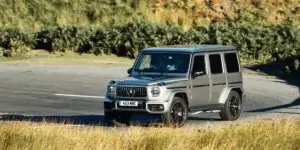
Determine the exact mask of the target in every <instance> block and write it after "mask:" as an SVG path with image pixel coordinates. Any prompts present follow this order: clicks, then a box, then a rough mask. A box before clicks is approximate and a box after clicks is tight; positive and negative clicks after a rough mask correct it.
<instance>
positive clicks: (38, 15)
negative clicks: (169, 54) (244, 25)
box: [0, 0, 300, 30]
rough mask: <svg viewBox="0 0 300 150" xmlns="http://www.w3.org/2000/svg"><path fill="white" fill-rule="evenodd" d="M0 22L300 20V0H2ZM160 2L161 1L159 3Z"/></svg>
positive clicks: (25, 26) (34, 26)
mask: <svg viewBox="0 0 300 150" xmlns="http://www.w3.org/2000/svg"><path fill="white" fill-rule="evenodd" d="M0 2H1V3H0V16H1V17H0V28H6V27H15V28H19V29H21V30H40V29H41V28H44V27H49V26H56V25H59V26H73V25H74V24H76V25H79V26H97V27H99V26H102V25H103V24H111V23H112V22H115V23H118V24H122V23H125V22H130V21H132V20H133V19H134V18H140V19H141V18H142V19H146V20H150V21H151V22H158V23H172V24H177V25H180V26H183V27H184V28H189V27H191V26H192V24H194V23H196V24H201V25H208V24H209V23H210V22H212V21H224V20H226V19H228V18H230V19H234V18H241V20H247V21H249V22H255V23H263V24H278V23H281V22H282V21H283V20H285V19H287V18H290V19H291V20H294V21H295V24H296V25H298V26H299V25H300V22H299V18H300V15H299V14H300V13H299V12H300V7H299V6H300V5H299V4H300V2H299V0H288V1H287V0H243V1H241V0H235V1H232V0H222V1H221V0H186V1H179V0H173V1H167V0H122V1H112V0H68V1H57V0H47V1H41V0H30V1H26V0H21V1H17V0H11V1H8V0H0ZM155 2H157V3H155Z"/></svg>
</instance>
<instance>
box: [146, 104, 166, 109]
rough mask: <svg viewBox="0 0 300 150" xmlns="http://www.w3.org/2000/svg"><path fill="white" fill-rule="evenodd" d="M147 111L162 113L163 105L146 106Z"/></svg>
mask: <svg viewBox="0 0 300 150" xmlns="http://www.w3.org/2000/svg"><path fill="white" fill-rule="evenodd" d="M148 109H149V110H150V111H164V105H163V104H148Z"/></svg>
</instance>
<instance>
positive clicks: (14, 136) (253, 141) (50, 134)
mask: <svg viewBox="0 0 300 150" xmlns="http://www.w3.org/2000/svg"><path fill="white" fill-rule="evenodd" d="M105 129H107V128H105ZM0 136H1V138H0V148H1V149H44V150H46V149H64V150H67V149H80V150H82V149H101V150H104V149H115V150H118V149H172V150H173V149H193V150H194V149H285V150H288V149H299V148H300V145H299V143H300V121H295V120H294V121H289V120H285V121H284V120H279V121H275V122H266V121H265V122H257V121H256V122H253V123H249V124H245V125H232V126H228V127H222V128H214V129H213V130H212V129H201V130H199V129H192V128H180V129H174V128H173V129H172V128H146V129H144V128H139V127H131V128H129V129H128V130H126V131H124V132H120V131H119V130H114V128H112V130H108V129H107V130H104V128H102V127H92V128H85V127H70V126H62V127H58V126H57V125H56V126H54V125H51V124H50V125H49V124H32V123H24V122H23V123H20V122H7V123H3V124H1V125H0Z"/></svg>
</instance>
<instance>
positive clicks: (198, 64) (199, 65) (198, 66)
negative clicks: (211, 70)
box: [193, 56, 206, 74]
mask: <svg viewBox="0 0 300 150" xmlns="http://www.w3.org/2000/svg"><path fill="white" fill-rule="evenodd" d="M201 71H203V72H204V74H206V69H205V59H204V56H195V58H194V65H193V72H201Z"/></svg>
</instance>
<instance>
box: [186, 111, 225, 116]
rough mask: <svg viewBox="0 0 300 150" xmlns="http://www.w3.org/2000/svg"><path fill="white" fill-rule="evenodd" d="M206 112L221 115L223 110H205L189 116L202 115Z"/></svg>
mask: <svg viewBox="0 0 300 150" xmlns="http://www.w3.org/2000/svg"><path fill="white" fill-rule="evenodd" d="M204 112H208V113H219V112H221V110H203V111H196V112H193V113H190V114H189V115H191V116H194V115H197V114H200V113H204Z"/></svg>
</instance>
